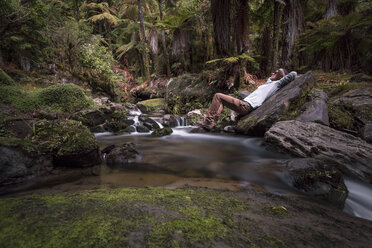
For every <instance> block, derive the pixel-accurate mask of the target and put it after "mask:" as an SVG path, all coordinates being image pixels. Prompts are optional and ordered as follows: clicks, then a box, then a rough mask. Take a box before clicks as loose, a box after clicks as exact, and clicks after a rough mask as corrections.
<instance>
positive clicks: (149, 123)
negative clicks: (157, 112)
mask: <svg viewBox="0 0 372 248" xmlns="http://www.w3.org/2000/svg"><path fill="white" fill-rule="evenodd" d="M138 119H139V121H141V122H142V123H143V125H144V126H145V127H147V128H148V129H149V130H151V131H153V130H156V129H160V126H159V124H158V123H157V122H156V121H154V120H153V119H151V118H150V117H148V116H146V115H140V116H139V118H138Z"/></svg>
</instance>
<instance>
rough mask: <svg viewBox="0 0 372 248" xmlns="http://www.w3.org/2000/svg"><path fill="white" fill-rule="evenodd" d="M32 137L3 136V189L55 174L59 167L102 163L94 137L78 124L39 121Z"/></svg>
mask: <svg viewBox="0 0 372 248" xmlns="http://www.w3.org/2000/svg"><path fill="white" fill-rule="evenodd" d="M30 128H31V129H33V130H32V132H33V134H32V136H30V135H29V136H27V137H24V138H16V137H0V152H1V156H0V186H4V185H8V184H17V183H23V182H27V181H31V180H34V179H37V178H38V177H40V176H46V175H49V174H53V171H54V170H55V169H56V168H57V167H69V168H84V167H90V166H93V165H96V164H100V163H101V157H100V154H99V149H98V143H97V140H96V139H95V137H94V135H93V134H92V133H91V132H90V131H89V130H88V128H87V127H85V126H83V125H82V124H81V123H80V122H77V121H72V120H68V121H57V120H55V121H46V120H43V121H39V122H35V124H34V125H32V126H30Z"/></svg>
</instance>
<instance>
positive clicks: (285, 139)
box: [265, 120, 372, 183]
mask: <svg viewBox="0 0 372 248" xmlns="http://www.w3.org/2000/svg"><path fill="white" fill-rule="evenodd" d="M265 143H266V144H267V145H269V147H272V148H274V149H276V150H279V151H282V152H287V153H290V154H293V155H295V156H298V157H303V158H306V157H313V158H319V159H328V160H332V161H335V162H337V163H338V164H340V166H339V168H338V169H340V170H341V171H342V172H343V173H345V174H349V175H353V176H356V177H358V178H360V179H361V180H363V181H365V182H369V183H372V145H371V144H368V143H367V142H365V141H364V140H362V139H360V138H358V137H355V136H353V135H350V134H347V133H344V132H340V131H337V130H335V129H332V128H329V127H326V126H324V125H321V124H318V123H312V122H306V123H305V122H300V121H294V120H292V121H280V122H277V123H276V124H275V125H274V126H272V127H271V128H270V130H269V131H267V132H266V133H265Z"/></svg>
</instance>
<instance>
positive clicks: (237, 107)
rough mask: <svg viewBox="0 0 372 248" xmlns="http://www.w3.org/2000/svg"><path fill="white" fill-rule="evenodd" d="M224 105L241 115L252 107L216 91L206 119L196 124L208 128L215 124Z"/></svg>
mask: <svg viewBox="0 0 372 248" xmlns="http://www.w3.org/2000/svg"><path fill="white" fill-rule="evenodd" d="M224 106H226V107H228V108H229V109H231V110H234V111H236V112H238V113H239V114H243V115H246V114H248V113H249V112H251V111H252V108H251V107H250V106H248V105H247V103H246V102H244V101H242V100H239V99H237V98H235V97H232V96H228V95H225V94H221V93H217V94H215V95H214V97H213V100H212V104H211V106H210V107H209V111H208V116H207V118H206V120H204V121H203V122H199V123H198V124H199V125H201V126H203V127H206V128H208V129H210V128H212V127H213V126H215V125H216V121H217V119H218V117H219V116H220V114H221V112H222V110H223V107H224Z"/></svg>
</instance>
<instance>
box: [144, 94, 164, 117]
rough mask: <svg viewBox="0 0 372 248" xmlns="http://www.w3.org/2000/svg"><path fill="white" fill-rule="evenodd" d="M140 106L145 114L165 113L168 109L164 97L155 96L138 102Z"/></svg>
mask: <svg viewBox="0 0 372 248" xmlns="http://www.w3.org/2000/svg"><path fill="white" fill-rule="evenodd" d="M137 106H138V108H139V109H140V110H141V111H142V113H144V114H151V115H156V114H161V115H163V114H164V113H165V112H166V109H167V103H166V102H165V99H164V98H155V99H150V100H146V101H142V102H138V103H137Z"/></svg>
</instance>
